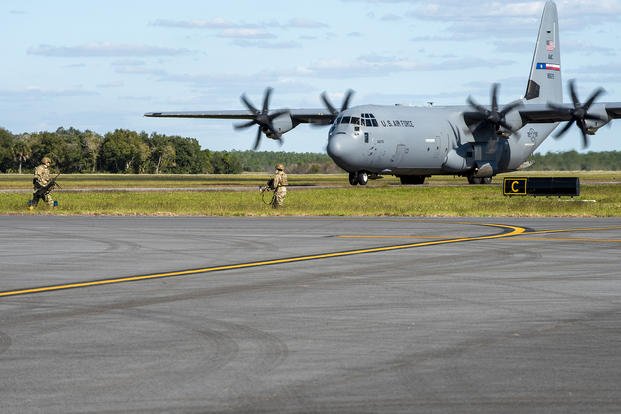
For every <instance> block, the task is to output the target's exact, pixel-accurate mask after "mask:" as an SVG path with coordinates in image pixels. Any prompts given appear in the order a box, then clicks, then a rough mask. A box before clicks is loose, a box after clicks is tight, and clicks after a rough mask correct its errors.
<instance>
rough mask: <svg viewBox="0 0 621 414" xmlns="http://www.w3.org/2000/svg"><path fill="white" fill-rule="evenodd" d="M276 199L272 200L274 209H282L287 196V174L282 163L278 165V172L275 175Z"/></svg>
mask: <svg viewBox="0 0 621 414" xmlns="http://www.w3.org/2000/svg"><path fill="white" fill-rule="evenodd" d="M273 179H274V184H273V188H274V197H273V198H272V207H273V208H278V207H282V205H283V204H284V202H285V197H286V196H287V184H288V183H287V174H285V166H284V165H283V164H281V163H278V164H276V172H275V173H274V178H273Z"/></svg>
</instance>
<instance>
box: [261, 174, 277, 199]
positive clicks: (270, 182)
mask: <svg viewBox="0 0 621 414" xmlns="http://www.w3.org/2000/svg"><path fill="white" fill-rule="evenodd" d="M274 190H275V188H274V179H273V178H270V179H269V180H267V183H265V185H263V186H259V192H260V193H261V200H263V203H265V204H272V203H273V202H274V198H275V197H276V193H274V195H272V199H271V200H270V201H269V202H268V201H265V192H266V191H274Z"/></svg>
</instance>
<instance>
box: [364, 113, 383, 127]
mask: <svg viewBox="0 0 621 414" xmlns="http://www.w3.org/2000/svg"><path fill="white" fill-rule="evenodd" d="M362 125H366V126H374V127H376V126H379V124H378V123H377V120H376V119H375V115H373V114H362Z"/></svg>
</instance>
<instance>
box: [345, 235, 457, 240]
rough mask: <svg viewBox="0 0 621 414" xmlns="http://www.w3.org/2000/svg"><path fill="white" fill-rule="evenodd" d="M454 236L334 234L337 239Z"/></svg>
mask: <svg viewBox="0 0 621 414" xmlns="http://www.w3.org/2000/svg"><path fill="white" fill-rule="evenodd" d="M453 237H455V236H438V235H436V236H425V235H420V236H414V235H412V236H407V235H405V236H404V235H401V236H399V235H396V234H395V235H394V236H389V235H384V236H381V235H380V236H373V235H364V234H362V235H355V234H351V235H349V234H344V235H341V236H336V238H337V239H449V238H453Z"/></svg>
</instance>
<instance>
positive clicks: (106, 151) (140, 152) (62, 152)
mask: <svg viewBox="0 0 621 414" xmlns="http://www.w3.org/2000/svg"><path fill="white" fill-rule="evenodd" d="M44 156H48V157H50V158H51V159H52V160H53V162H54V164H55V169H57V170H60V171H62V172H64V173H136V174H237V173H241V172H243V171H249V172H269V171H272V170H273V168H274V165H275V164H276V163H279V162H282V163H284V164H285V165H286V168H287V171H288V172H290V173H298V174H301V173H304V174H312V173H338V172H342V170H341V169H340V168H339V167H337V166H336V165H335V164H334V162H333V161H332V159H330V157H328V155H326V154H317V153H308V152H307V153H296V152H271V151H211V150H208V149H201V147H200V144H199V143H198V141H197V140H196V139H194V138H186V137H180V136H167V135H161V134H157V133H152V134H150V135H149V134H147V133H146V132H135V131H130V130H126V129H117V130H115V131H113V132H108V133H106V134H105V135H100V134H97V133H95V132H93V131H89V130H86V131H80V130H77V129H75V128H72V127H71V128H68V129H65V128H62V127H61V128H58V129H57V130H56V131H54V132H35V133H25V134H18V135H14V134H12V133H11V132H9V131H8V130H6V129H3V128H0V172H3V173H7V172H16V173H22V172H28V173H31V172H32V170H33V169H34V167H35V166H37V165H38V164H39V163H40V162H41V159H42V158H43V157H44ZM531 161H533V162H534V164H533V166H532V167H530V169H531V170H541V171H546V170H549V171H579V170H614V171H618V170H621V152H620V151H608V152H589V153H586V154H582V153H578V152H576V151H567V152H559V153H550V152H549V153H547V154H534V155H533V156H532V157H531Z"/></svg>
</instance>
